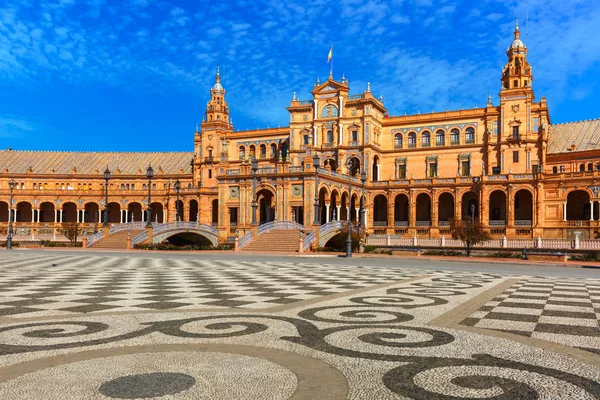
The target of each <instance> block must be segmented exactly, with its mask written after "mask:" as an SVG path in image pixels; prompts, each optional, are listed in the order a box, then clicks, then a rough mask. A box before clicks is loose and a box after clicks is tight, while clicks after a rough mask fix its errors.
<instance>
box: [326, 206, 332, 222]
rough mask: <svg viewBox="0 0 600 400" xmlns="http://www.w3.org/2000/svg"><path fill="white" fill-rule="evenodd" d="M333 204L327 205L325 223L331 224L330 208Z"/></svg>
mask: <svg viewBox="0 0 600 400" xmlns="http://www.w3.org/2000/svg"><path fill="white" fill-rule="evenodd" d="M330 206H331V204H325V223H328V222H329V207H330Z"/></svg>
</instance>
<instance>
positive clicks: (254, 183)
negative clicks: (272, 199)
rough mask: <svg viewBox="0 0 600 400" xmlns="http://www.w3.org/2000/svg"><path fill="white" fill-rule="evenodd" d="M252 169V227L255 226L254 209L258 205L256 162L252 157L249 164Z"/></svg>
mask: <svg viewBox="0 0 600 400" xmlns="http://www.w3.org/2000/svg"><path fill="white" fill-rule="evenodd" d="M251 166H252V167H251V168H252V225H256V209H257V207H258V203H257V202H256V172H257V171H258V160H257V159H256V158H254V157H252V162H251Z"/></svg>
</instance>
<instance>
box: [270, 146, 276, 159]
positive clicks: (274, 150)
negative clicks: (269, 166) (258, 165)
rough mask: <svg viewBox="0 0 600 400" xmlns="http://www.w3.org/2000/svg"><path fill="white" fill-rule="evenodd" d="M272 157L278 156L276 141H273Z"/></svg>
mask: <svg viewBox="0 0 600 400" xmlns="http://www.w3.org/2000/svg"><path fill="white" fill-rule="evenodd" d="M270 148H271V158H276V157H277V145H276V144H275V143H271V146H270Z"/></svg>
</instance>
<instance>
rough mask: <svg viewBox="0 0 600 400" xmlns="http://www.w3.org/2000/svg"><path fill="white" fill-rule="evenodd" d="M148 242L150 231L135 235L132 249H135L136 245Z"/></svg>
mask: <svg viewBox="0 0 600 400" xmlns="http://www.w3.org/2000/svg"><path fill="white" fill-rule="evenodd" d="M146 240H148V231H143V232H141V233H139V234H137V235H135V236H134V238H133V239H131V248H132V249H133V248H134V247H135V245H136V244H140V243H143V242H145V241H146Z"/></svg>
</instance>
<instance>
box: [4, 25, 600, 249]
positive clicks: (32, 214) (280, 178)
mask: <svg viewBox="0 0 600 400" xmlns="http://www.w3.org/2000/svg"><path fill="white" fill-rule="evenodd" d="M527 51H528V49H527V47H526V46H525V44H524V43H523V42H522V41H521V40H520V37H519V29H518V26H517V27H516V29H515V32H514V40H513V42H512V43H511V45H510V47H509V48H508V50H507V57H508V60H507V63H506V65H505V66H504V68H503V73H502V76H501V85H502V86H501V90H500V95H499V97H500V103H499V104H498V105H494V104H493V103H492V100H491V98H489V97H488V104H487V106H486V107H485V108H475V109H469V110H457V111H443V112H431V113H427V114H417V115H405V116H390V115H389V113H388V111H387V109H386V107H385V105H384V102H383V100H382V98H377V97H376V96H374V95H373V94H372V93H371V90H370V87H369V85H368V86H367V88H366V90H365V91H364V92H363V93H360V94H350V86H349V84H348V81H347V80H345V79H344V78H342V80H341V81H336V80H334V79H333V77H332V76H329V79H328V80H327V81H326V82H323V83H320V82H317V83H316V84H315V85H314V88H313V90H312V99H309V100H299V99H297V98H296V95H295V94H294V96H293V98H292V101H291V102H290V104H289V106H288V108H287V110H288V111H289V115H290V121H289V126H287V127H281V128H273V129H257V130H246V131H234V129H233V125H232V123H231V119H230V110H229V107H228V105H227V101H226V98H225V94H226V92H225V89H224V88H223V86H222V84H221V82H220V75H219V73H218V72H217V76H216V83H215V85H214V86H213V87H212V89H211V90H210V100H209V102H208V103H207V105H206V113H205V117H204V121H203V122H202V124H201V127H200V128H199V129H197V130H196V133H195V137H194V151H193V152H190V153H78V152H71V153H66V152H42V151H40V152H35V151H15V150H10V149H8V150H5V151H1V152H0V224H1V226H2V227H3V229H4V231H6V225H7V221H8V209H9V204H8V203H9V202H8V198H9V189H8V182H9V180H11V179H14V180H15V181H16V182H17V185H16V188H15V190H14V192H13V194H14V201H13V209H14V210H15V215H16V227H17V233H19V232H21V234H28V235H29V234H31V235H33V236H34V237H35V236H36V235H43V234H48V233H50V232H51V231H52V230H53V229H54V225H55V223H58V222H60V221H73V222H74V221H77V222H81V223H82V224H83V226H85V227H87V228H86V229H88V230H91V229H92V228H95V225H97V224H98V223H99V222H100V221H101V220H102V212H101V211H102V209H103V208H104V207H105V203H104V196H105V187H104V184H105V180H104V178H103V172H104V170H105V169H106V168H108V169H109V170H110V171H111V179H110V181H108V185H109V187H108V193H109V204H108V209H109V215H110V216H109V220H110V222H111V223H118V222H130V221H145V220H146V219H147V218H150V219H151V220H152V221H158V222H163V221H172V220H174V218H175V213H176V212H177V211H178V213H179V216H180V218H181V219H183V220H186V221H200V222H202V223H206V224H213V225H214V226H216V227H218V230H219V237H220V239H221V240H223V241H224V240H227V239H228V238H231V237H232V236H233V235H234V234H235V232H236V231H239V232H240V233H244V232H245V231H247V230H250V229H252V227H253V224H252V221H253V216H252V214H253V207H252V206H253V199H254V200H255V201H256V208H255V209H256V211H255V212H256V217H255V219H256V224H262V223H265V222H269V221H272V220H274V219H279V220H295V221H297V222H299V223H301V224H303V225H305V226H312V225H320V224H323V223H326V222H329V221H331V220H332V219H341V220H347V219H348V217H350V218H351V219H352V220H356V219H357V218H358V215H359V212H358V209H359V203H360V201H359V199H360V196H361V194H362V193H364V196H365V205H366V213H365V221H366V227H367V229H368V231H369V232H371V233H386V234H399V235H409V236H411V237H412V236H414V235H418V236H422V237H439V236H441V235H443V234H448V229H449V221H450V220H451V219H453V218H464V217H466V216H471V213H474V215H475V217H476V218H477V219H479V220H480V221H481V222H482V223H483V224H484V225H486V226H488V227H489V228H490V229H491V231H492V233H493V234H494V235H499V236H503V235H506V236H507V237H528V238H531V237H538V236H540V237H542V238H571V237H572V236H573V235H575V234H579V235H580V237H581V238H582V239H586V238H596V237H598V233H599V230H600V227H599V225H600V223H599V222H598V219H600V209H599V201H600V198H599V197H598V194H599V191H600V185H599V184H598V181H599V179H600V162H599V161H598V157H599V156H600V120H593V121H582V122H574V123H565V124H557V125H552V124H551V123H550V114H549V110H548V107H547V104H546V99H545V98H543V97H542V98H541V99H540V100H539V101H535V98H534V91H533V87H532V82H533V79H534V76H533V72H532V67H531V66H530V65H529V62H528V61H527ZM315 154H318V155H319V158H320V161H321V162H320V168H319V169H318V170H317V171H315V169H314V167H313V156H314V155H315ZM253 159H256V160H257V161H258V169H257V170H256V171H253V170H252V163H251V160H253ZM349 159H352V160H354V163H353V168H352V170H348V169H347V168H346V165H347V161H348V160H349ZM148 165H152V166H153V167H154V170H155V175H154V178H153V179H152V181H150V183H149V182H148V180H147V179H146V176H145V172H146V168H147V167H148ZM361 172H364V173H365V174H366V178H367V179H366V182H364V184H363V183H362V182H361V180H360V179H359V178H360V174H361ZM177 180H179V181H180V183H181V189H180V190H176V189H175V185H174V183H175V182H176V181H177ZM317 182H318V188H317V187H316V184H317ZM148 184H150V185H151V190H152V214H151V215H150V216H148V215H147V212H146V208H147V205H148V204H147V203H148V187H147V185H148ZM176 204H178V206H177V205H176ZM316 204H318V206H317V205H316ZM317 210H318V215H317V216H316V217H315V213H316V212H317ZM315 223H316V224H315Z"/></svg>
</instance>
